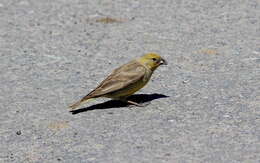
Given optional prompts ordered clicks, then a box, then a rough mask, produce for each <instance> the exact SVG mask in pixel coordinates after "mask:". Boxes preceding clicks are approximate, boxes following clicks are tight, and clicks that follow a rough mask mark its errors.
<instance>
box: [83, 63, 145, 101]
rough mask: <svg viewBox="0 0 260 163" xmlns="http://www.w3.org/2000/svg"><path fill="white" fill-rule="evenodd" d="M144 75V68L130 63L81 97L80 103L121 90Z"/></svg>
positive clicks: (116, 70) (138, 64)
mask: <svg viewBox="0 0 260 163" xmlns="http://www.w3.org/2000/svg"><path fill="white" fill-rule="evenodd" d="M145 74H146V69H145V67H144V66H142V65H141V64H140V63H138V62H137V61H132V62H130V63H128V64H125V65H123V66H121V67H119V68H117V69H115V70H114V71H113V72H112V74H110V75H109V76H108V77H107V78H106V79H105V80H104V81H102V82H101V83H100V85H99V86H98V87H97V88H96V89H94V90H93V91H92V92H90V93H89V94H88V95H86V96H85V97H83V98H82V101H84V100H87V99H89V98H95V97H100V96H104V95H106V94H110V93H113V92H115V91H118V90H121V89H123V88H125V87H127V86H129V85H131V84H133V83H135V82H137V81H139V80H142V79H143V78H144V76H145Z"/></svg>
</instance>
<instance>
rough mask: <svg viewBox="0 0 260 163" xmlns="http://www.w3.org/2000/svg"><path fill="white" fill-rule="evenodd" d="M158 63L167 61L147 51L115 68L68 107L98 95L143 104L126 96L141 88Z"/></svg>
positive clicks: (74, 106) (75, 106) (76, 106)
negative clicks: (92, 88)
mask: <svg viewBox="0 0 260 163" xmlns="http://www.w3.org/2000/svg"><path fill="white" fill-rule="evenodd" d="M160 65H167V61H166V60H165V59H163V58H162V57H161V56H160V55H159V54H157V53H147V54H145V55H143V56H141V57H139V58H136V59H134V60H132V61H130V62H128V63H126V64H124V65H122V66H120V67H119V68H117V69H115V70H114V71H113V72H112V73H111V74H110V75H109V76H108V77H107V78H106V79H105V80H103V81H102V82H101V83H100V84H99V85H98V86H97V87H96V88H95V89H94V90H92V91H91V92H90V93H88V94H87V95H86V96H84V97H83V98H82V99H81V100H79V101H77V102H76V103H74V104H72V105H70V106H69V107H70V108H71V110H75V109H76V108H78V107H79V106H80V105H82V104H83V103H85V102H87V101H88V100H90V99H94V98H99V97H106V98H111V99H114V100H120V101H123V102H126V103H128V104H132V105H135V106H139V107H141V106H143V105H141V104H138V103H136V102H134V101H131V100H128V97H129V96H131V95H132V94H134V93H135V92H137V91H138V90H140V89H141V88H143V87H144V86H145V85H146V84H147V83H148V81H149V80H150V78H151V76H152V74H153V72H154V71H155V70H156V69H157V68H158V67H159V66H160Z"/></svg>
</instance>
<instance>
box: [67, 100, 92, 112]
mask: <svg viewBox="0 0 260 163" xmlns="http://www.w3.org/2000/svg"><path fill="white" fill-rule="evenodd" d="M90 99H91V98H83V99H81V100H79V101H78V102H76V103H74V104H72V105H70V106H69V107H70V109H71V110H75V109H76V108H78V107H79V106H80V105H82V104H83V103H85V102H87V101H89V100H90Z"/></svg>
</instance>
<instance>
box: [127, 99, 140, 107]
mask: <svg viewBox="0 0 260 163" xmlns="http://www.w3.org/2000/svg"><path fill="white" fill-rule="evenodd" d="M125 102H127V103H129V104H132V105H135V106H138V107H144V106H143V105H141V104H138V103H136V102H134V101H130V100H126V101H125Z"/></svg>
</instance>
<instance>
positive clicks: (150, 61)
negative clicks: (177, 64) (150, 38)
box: [137, 53, 167, 71]
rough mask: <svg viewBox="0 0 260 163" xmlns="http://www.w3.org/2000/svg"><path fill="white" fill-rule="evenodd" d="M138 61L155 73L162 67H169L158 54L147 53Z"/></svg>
mask: <svg viewBox="0 0 260 163" xmlns="http://www.w3.org/2000/svg"><path fill="white" fill-rule="evenodd" d="M137 60H138V62H140V63H141V64H143V65H144V66H146V67H148V68H149V69H150V70H152V71H154V70H155V69H156V68H157V67H159V66H160V65H167V62H166V60H164V59H163V58H162V57H161V56H159V55H158V54H156V53H147V54H145V55H143V56H142V57H140V58H138V59H137Z"/></svg>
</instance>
